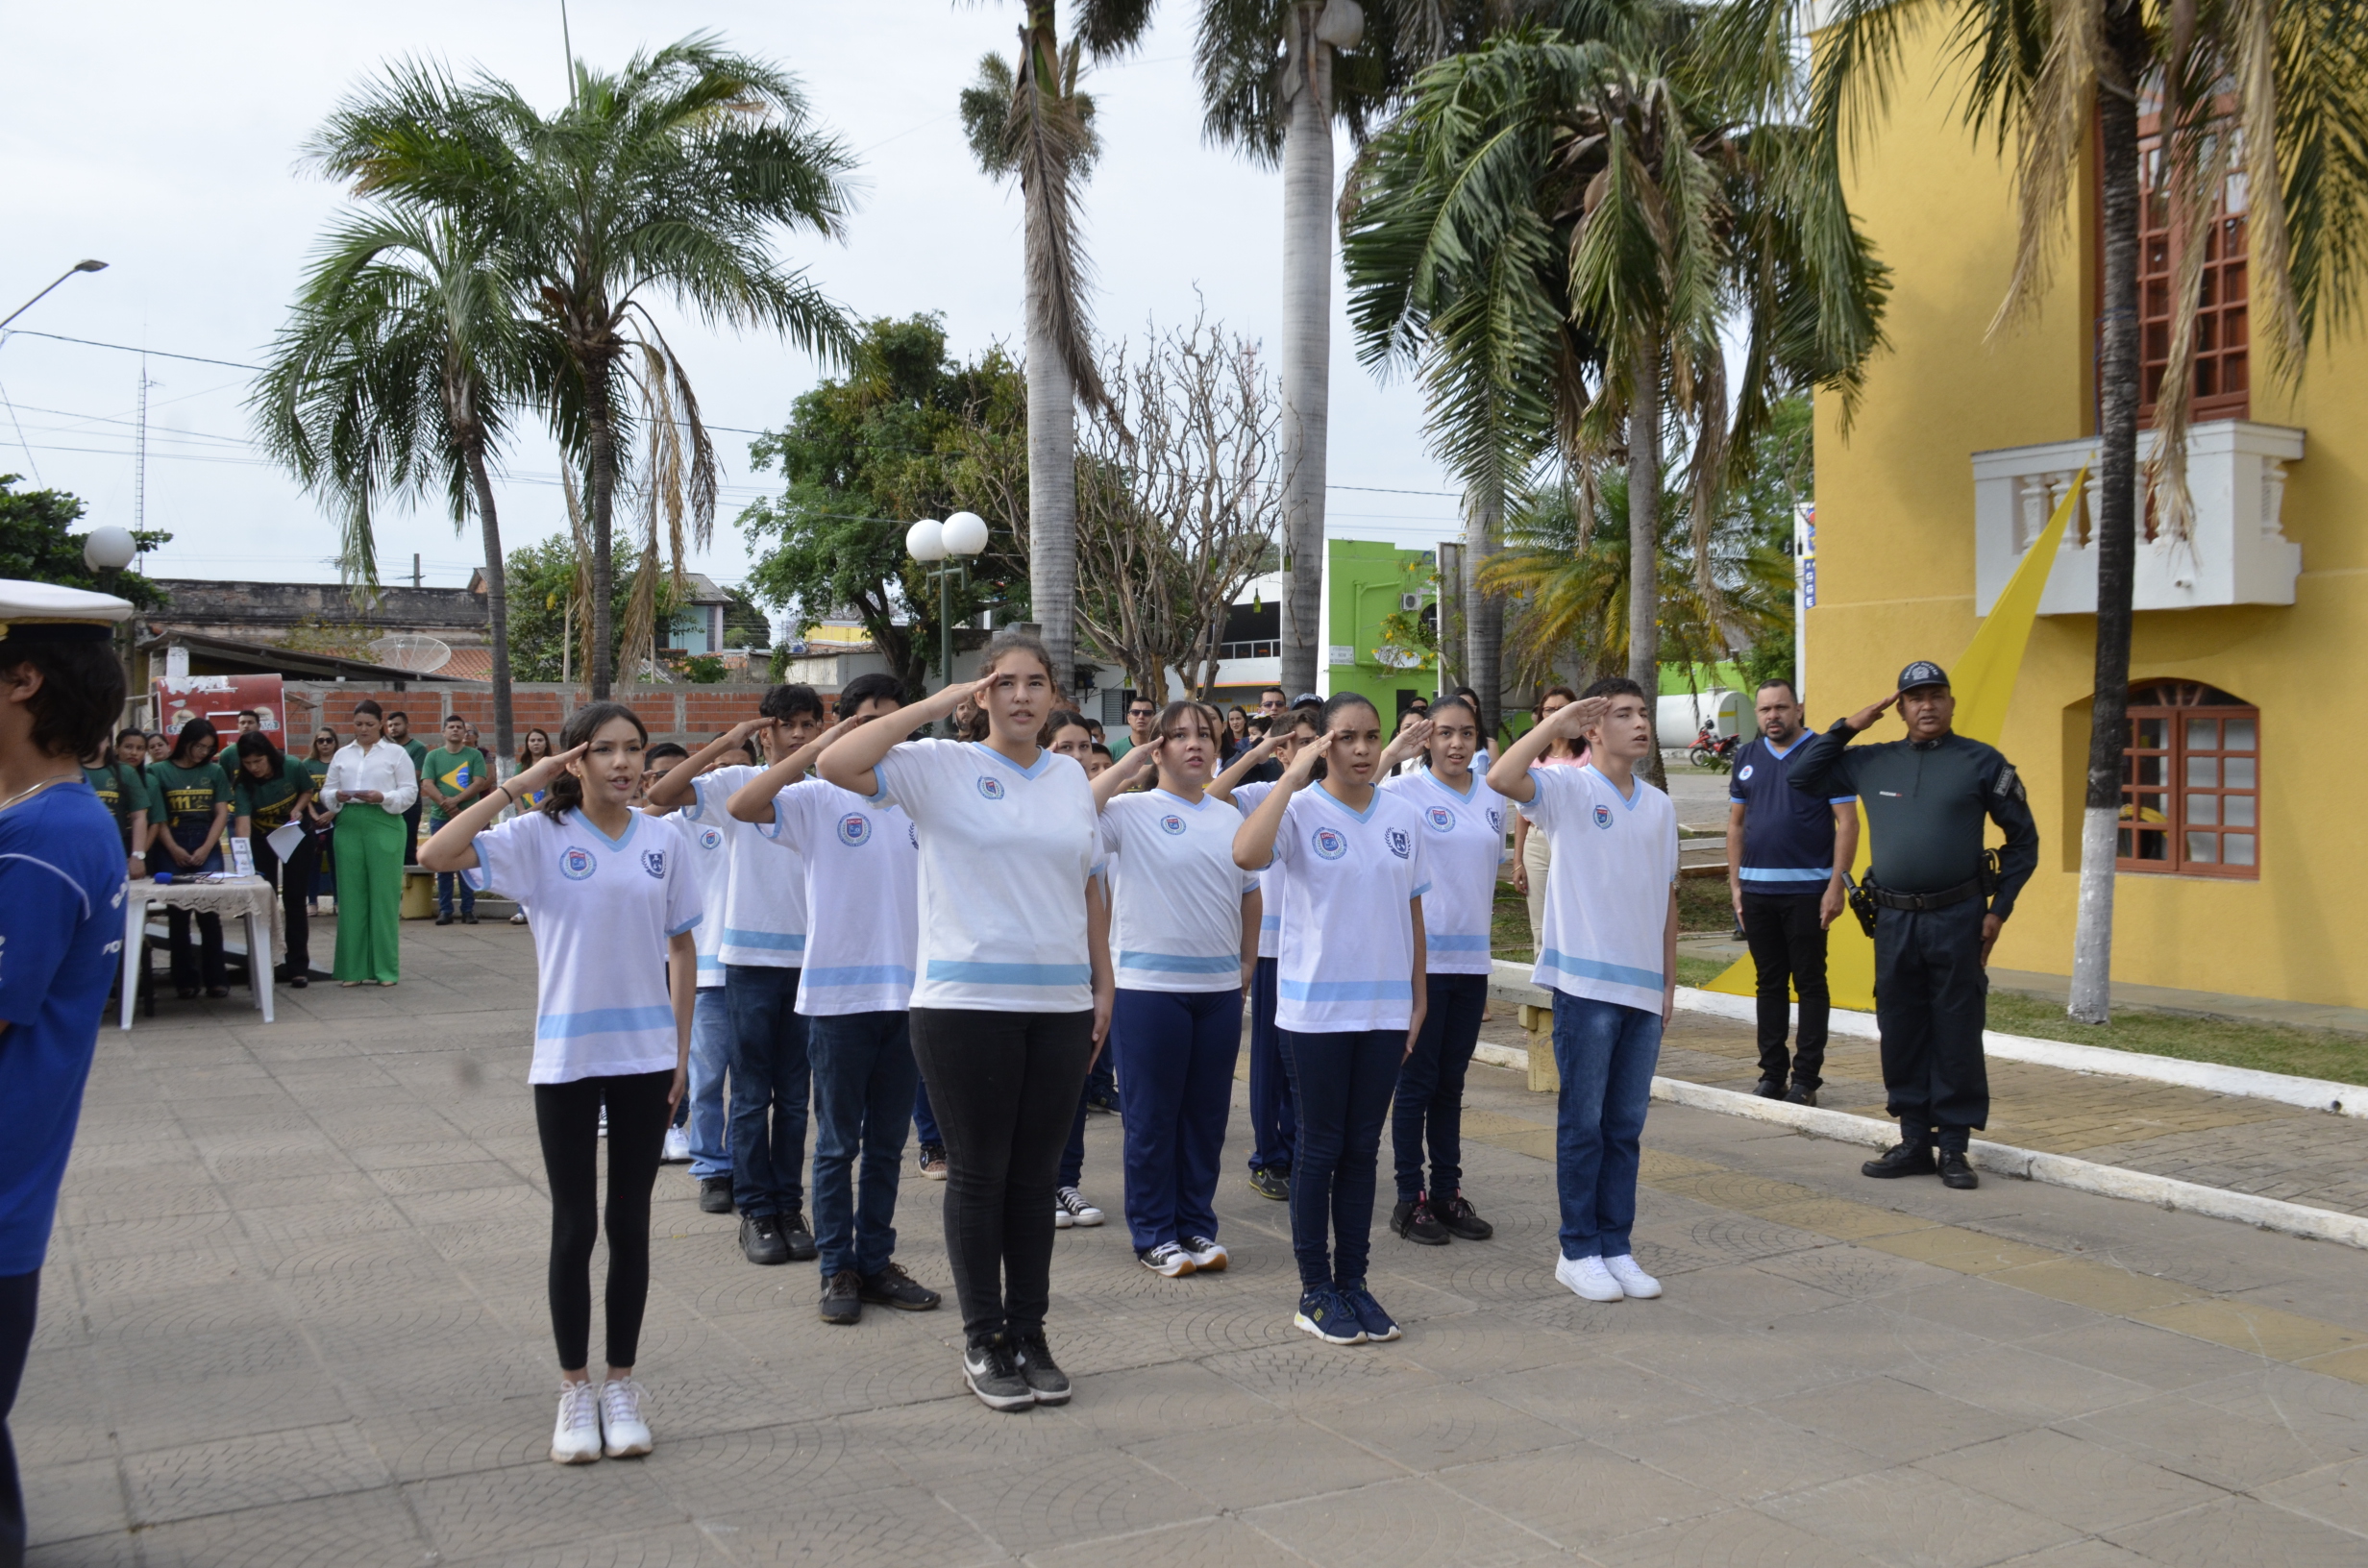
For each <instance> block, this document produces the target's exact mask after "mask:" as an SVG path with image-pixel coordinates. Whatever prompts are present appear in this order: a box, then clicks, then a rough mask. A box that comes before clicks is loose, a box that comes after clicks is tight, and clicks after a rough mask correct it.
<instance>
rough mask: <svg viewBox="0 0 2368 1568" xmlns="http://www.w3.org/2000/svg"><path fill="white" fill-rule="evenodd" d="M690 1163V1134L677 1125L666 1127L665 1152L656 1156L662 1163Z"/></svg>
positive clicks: (659, 1162)
mask: <svg viewBox="0 0 2368 1568" xmlns="http://www.w3.org/2000/svg"><path fill="white" fill-rule="evenodd" d="M690 1163H691V1135H690V1134H688V1133H686V1132H684V1131H683V1130H682V1129H681V1128H679V1127H669V1128H667V1129H666V1152H665V1153H663V1154H661V1155H659V1156H658V1164H664V1165H687V1164H690Z"/></svg>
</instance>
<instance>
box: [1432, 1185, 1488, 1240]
mask: <svg viewBox="0 0 2368 1568" xmlns="http://www.w3.org/2000/svg"><path fill="white" fill-rule="evenodd" d="M1431 1213H1434V1214H1437V1215H1438V1216H1439V1222H1440V1223H1441V1224H1442V1225H1444V1226H1445V1227H1447V1229H1448V1230H1449V1231H1451V1232H1452V1233H1454V1234H1455V1235H1457V1236H1460V1237H1463V1238H1464V1239H1465V1240H1467V1241H1486V1240H1487V1239H1488V1238H1489V1237H1492V1236H1494V1235H1495V1234H1496V1227H1495V1226H1493V1225H1492V1224H1490V1223H1489V1222H1488V1221H1487V1220H1485V1219H1482V1218H1481V1217H1480V1215H1479V1214H1478V1213H1476V1212H1475V1211H1474V1210H1473V1208H1472V1206H1471V1203H1470V1200H1468V1199H1467V1198H1466V1197H1465V1196H1464V1194H1463V1193H1461V1192H1450V1193H1448V1194H1447V1201H1446V1202H1444V1203H1433V1204H1432V1205H1431Z"/></svg>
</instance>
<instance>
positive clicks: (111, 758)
mask: <svg viewBox="0 0 2368 1568" xmlns="http://www.w3.org/2000/svg"><path fill="white" fill-rule="evenodd" d="M95 758H96V760H94V761H91V762H86V763H84V764H83V778H84V780H85V781H86V782H87V783H88V784H89V786H90V788H91V789H92V790H93V791H95V792H96V793H97V795H98V797H99V804H101V805H103V806H105V807H106V808H107V809H108V810H109V811H110V812H111V813H112V814H113V816H114V819H115V826H116V827H117V828H118V829H119V830H121V832H122V834H123V853H124V866H125V874H126V875H128V876H130V877H131V878H132V879H133V880H135V881H137V880H138V879H139V878H141V877H143V876H146V875H147V874H148V735H147V732H146V731H145V730H139V729H127V730H125V731H124V732H123V733H122V734H120V735H118V736H116V737H115V749H114V751H113V753H112V754H109V753H108V752H106V751H104V750H102V751H100V752H98V753H95Z"/></svg>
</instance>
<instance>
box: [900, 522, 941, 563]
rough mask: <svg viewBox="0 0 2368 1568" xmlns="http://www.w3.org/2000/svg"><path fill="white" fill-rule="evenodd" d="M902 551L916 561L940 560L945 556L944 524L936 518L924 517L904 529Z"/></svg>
mask: <svg viewBox="0 0 2368 1568" xmlns="http://www.w3.org/2000/svg"><path fill="white" fill-rule="evenodd" d="M904 552H905V553H906V554H908V555H910V556H911V557H912V558H913V559H914V560H916V561H942V560H944V559H945V558H946V525H945V524H943V523H940V522H939V521H938V520H937V519H936V518H933V517H925V518H923V519H922V520H921V521H920V522H918V523H916V524H914V525H913V526H912V527H909V528H906V529H905V530H904Z"/></svg>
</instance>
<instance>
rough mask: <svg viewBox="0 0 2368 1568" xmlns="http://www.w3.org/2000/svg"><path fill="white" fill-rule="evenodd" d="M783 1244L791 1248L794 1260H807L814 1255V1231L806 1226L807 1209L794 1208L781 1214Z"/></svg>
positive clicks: (791, 1256)
mask: <svg viewBox="0 0 2368 1568" xmlns="http://www.w3.org/2000/svg"><path fill="white" fill-rule="evenodd" d="M780 1224H781V1245H783V1246H785V1247H787V1248H788V1249H789V1256H790V1258H791V1260H792V1261H793V1262H801V1263H802V1262H810V1261H811V1260H812V1259H813V1257H814V1233H813V1232H812V1231H809V1230H807V1229H806V1228H805V1211H804V1210H802V1209H792V1210H791V1211H790V1212H789V1213H786V1214H783V1215H782V1216H781V1221H780Z"/></svg>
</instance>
